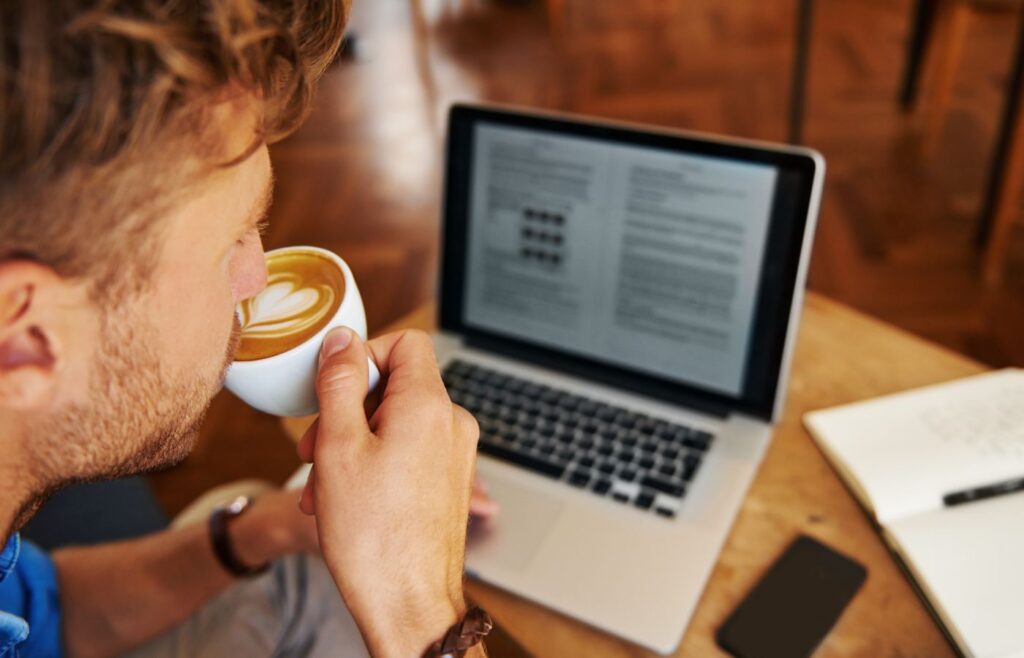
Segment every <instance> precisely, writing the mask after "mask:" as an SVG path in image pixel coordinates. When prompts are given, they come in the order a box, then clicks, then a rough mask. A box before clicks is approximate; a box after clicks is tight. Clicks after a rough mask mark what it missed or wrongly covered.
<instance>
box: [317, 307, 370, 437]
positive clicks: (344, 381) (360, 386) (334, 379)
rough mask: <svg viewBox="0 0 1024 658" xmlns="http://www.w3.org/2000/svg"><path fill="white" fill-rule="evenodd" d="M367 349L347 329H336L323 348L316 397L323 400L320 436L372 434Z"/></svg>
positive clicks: (328, 335) (321, 349) (325, 341)
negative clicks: (366, 406) (367, 404)
mask: <svg viewBox="0 0 1024 658" xmlns="http://www.w3.org/2000/svg"><path fill="white" fill-rule="evenodd" d="M366 388H367V363H366V348H365V347H364V346H363V341H361V340H359V337H358V336H356V334H355V332H354V331H352V330H351V329H349V328H347V327H339V328H337V329H332V330H331V331H330V333H328V334H327V336H326V337H325V338H324V343H323V346H322V347H321V348H320V372H319V373H318V374H317V378H316V394H317V398H318V399H319V400H320V418H319V425H320V431H319V432H318V434H319V435H320V436H325V435H326V436H327V437H333V436H338V435H341V436H346V437H348V436H363V435H366V434H369V432H370V426H369V425H368V424H367V421H366V411H365V409H364V408H363V400H364V399H365V398H366Z"/></svg>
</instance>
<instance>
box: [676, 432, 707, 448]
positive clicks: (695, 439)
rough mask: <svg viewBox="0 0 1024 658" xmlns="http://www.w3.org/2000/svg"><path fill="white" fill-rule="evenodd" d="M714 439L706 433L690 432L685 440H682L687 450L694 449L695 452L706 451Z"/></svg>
mask: <svg viewBox="0 0 1024 658" xmlns="http://www.w3.org/2000/svg"><path fill="white" fill-rule="evenodd" d="M713 438H714V437H713V436H712V435H711V434H709V433H708V432H700V431H697V432H692V433H691V434H690V435H689V436H687V437H686V439H684V440H683V445H684V446H686V447H687V448H695V449H697V450H701V451H703V450H707V449H708V446H710V445H711V440H712V439H713Z"/></svg>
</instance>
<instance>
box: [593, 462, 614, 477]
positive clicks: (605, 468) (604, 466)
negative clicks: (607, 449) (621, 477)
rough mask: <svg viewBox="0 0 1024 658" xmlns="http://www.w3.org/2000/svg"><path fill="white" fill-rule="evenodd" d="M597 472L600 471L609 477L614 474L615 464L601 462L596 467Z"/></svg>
mask: <svg viewBox="0 0 1024 658" xmlns="http://www.w3.org/2000/svg"><path fill="white" fill-rule="evenodd" d="M597 470H599V471H601V472H602V473H604V474H605V475H611V474H612V473H614V472H615V462H602V463H601V464H599V465H598V467H597Z"/></svg>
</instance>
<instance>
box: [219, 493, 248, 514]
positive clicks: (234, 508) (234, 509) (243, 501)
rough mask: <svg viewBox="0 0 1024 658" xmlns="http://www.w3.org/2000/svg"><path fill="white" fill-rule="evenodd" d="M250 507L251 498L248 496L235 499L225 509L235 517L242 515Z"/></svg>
mask: <svg viewBox="0 0 1024 658" xmlns="http://www.w3.org/2000/svg"><path fill="white" fill-rule="evenodd" d="M248 506H249V498H248V497H247V496H239V497H238V498H235V499H234V500H232V501H231V502H230V503H228V504H227V505H225V506H224V509H225V510H226V511H227V513H228V514H230V515H231V516H235V515H238V514H241V513H242V510H244V509H245V508H246V507H248Z"/></svg>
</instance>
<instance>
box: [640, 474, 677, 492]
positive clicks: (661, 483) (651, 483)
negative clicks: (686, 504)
mask: <svg viewBox="0 0 1024 658" xmlns="http://www.w3.org/2000/svg"><path fill="white" fill-rule="evenodd" d="M640 484H642V485H643V486H645V487H648V488H651V489H657V490H658V491H660V492H661V493H663V494H668V495H669V496H672V497H673V498H682V497H683V494H685V493H686V489H685V488H683V487H682V486H681V485H678V484H673V483H672V482H667V481H665V480H662V479H660V478H657V477H654V476H652V475H645V476H644V477H643V478H642V479H641V480H640Z"/></svg>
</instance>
